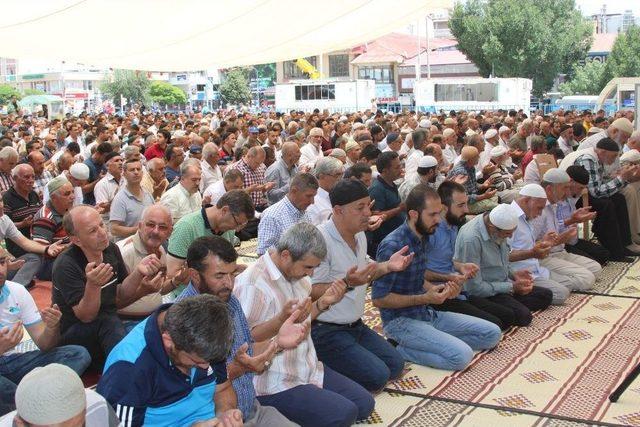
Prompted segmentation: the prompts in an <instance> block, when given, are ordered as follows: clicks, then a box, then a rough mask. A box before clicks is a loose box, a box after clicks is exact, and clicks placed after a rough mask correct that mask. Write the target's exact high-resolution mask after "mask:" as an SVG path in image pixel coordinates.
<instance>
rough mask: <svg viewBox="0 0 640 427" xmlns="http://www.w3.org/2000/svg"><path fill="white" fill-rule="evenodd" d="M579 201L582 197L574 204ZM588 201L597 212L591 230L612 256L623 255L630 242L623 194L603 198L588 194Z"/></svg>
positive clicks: (579, 202) (627, 216) (580, 201)
mask: <svg viewBox="0 0 640 427" xmlns="http://www.w3.org/2000/svg"><path fill="white" fill-rule="evenodd" d="M581 203H582V199H580V200H579V201H578V203H577V204H576V206H578V205H581ZM589 203H590V204H591V206H592V207H593V210H594V211H596V212H597V213H598V215H596V218H595V220H594V221H593V232H594V234H595V235H596V237H597V238H598V241H599V242H600V243H601V244H602V246H604V247H605V248H607V250H608V251H609V252H610V253H611V257H612V258H620V257H623V256H624V253H625V248H626V246H628V245H630V244H631V229H630V227H629V213H628V211H627V202H626V200H625V198H624V195H622V194H620V193H616V194H614V195H613V196H611V197H605V198H596V197H591V196H589Z"/></svg>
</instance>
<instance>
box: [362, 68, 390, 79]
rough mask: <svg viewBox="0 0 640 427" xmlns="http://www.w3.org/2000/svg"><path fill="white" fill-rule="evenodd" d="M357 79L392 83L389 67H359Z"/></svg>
mask: <svg viewBox="0 0 640 427" xmlns="http://www.w3.org/2000/svg"><path fill="white" fill-rule="evenodd" d="M358 78H359V79H373V80H375V81H376V83H393V70H392V69H391V66H372V67H359V68H358Z"/></svg>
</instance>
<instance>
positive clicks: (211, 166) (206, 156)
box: [200, 142, 222, 192]
mask: <svg viewBox="0 0 640 427" xmlns="http://www.w3.org/2000/svg"><path fill="white" fill-rule="evenodd" d="M218 151H219V148H218V146H217V145H216V144H214V143H213V142H207V143H206V144H204V147H202V160H201V161H200V165H201V167H202V180H201V181H200V192H203V191H204V190H206V189H207V188H208V187H209V186H210V185H211V184H213V183H215V182H217V181H220V180H221V179H222V171H221V170H220V166H218V160H220V154H218Z"/></svg>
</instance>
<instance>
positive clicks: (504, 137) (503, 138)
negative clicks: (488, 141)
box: [498, 126, 513, 167]
mask: <svg viewBox="0 0 640 427" xmlns="http://www.w3.org/2000/svg"><path fill="white" fill-rule="evenodd" d="M512 133H513V131H512V130H511V128H510V127H508V126H500V129H498V145H500V146H502V147H504V148H506V149H507V150H509V160H507V163H506V164H507V167H511V166H513V160H512V159H511V149H510V148H509V139H511V134H512Z"/></svg>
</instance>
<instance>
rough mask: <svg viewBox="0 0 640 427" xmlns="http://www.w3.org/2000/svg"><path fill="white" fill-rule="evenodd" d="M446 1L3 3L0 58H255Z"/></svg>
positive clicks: (161, 62) (183, 61) (360, 34)
mask: <svg viewBox="0 0 640 427" xmlns="http://www.w3.org/2000/svg"><path fill="white" fill-rule="evenodd" d="M449 3H450V1H448V0H393V1H389V0H349V1H344V0H325V1H324V2H321V3H318V2H317V1H313V2H311V1H308V0H236V1H230V0H227V1H220V0H218V1H206V0H180V1H178V2H174V1H169V0H109V1H105V0H47V1H42V0H19V1H18V0H7V1H3V2H2V12H3V13H2V14H1V15H0V40H3V42H2V43H1V44H0V56H1V57H6V58H37V59H45V60H55V61H67V62H77V63H81V64H85V65H93V66H102V67H112V68H123V69H137V70H146V71H198V70H208V69H215V68H226V67H231V66H242V65H252V64H263V63H267V62H277V61H285V60H291V59H297V58H304V57H307V56H312V55H318V54H320V53H324V52H331V51H335V50H341V49H348V48H351V47H353V46H357V45H359V44H362V43H366V42H367V41H370V40H374V39H375V38H377V37H380V36H382V35H384V34H387V33H390V32H392V31H394V30H396V29H398V28H400V27H402V26H404V25H406V24H409V23H415V22H416V20H417V19H418V18H420V19H422V18H421V17H424V16H425V15H426V14H427V13H428V12H429V11H430V10H434V9H438V8H443V7H446V6H447V5H448V4H449ZM422 25H424V21H423V22H422ZM422 28H424V27H423V26H422Z"/></svg>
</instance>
